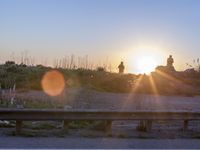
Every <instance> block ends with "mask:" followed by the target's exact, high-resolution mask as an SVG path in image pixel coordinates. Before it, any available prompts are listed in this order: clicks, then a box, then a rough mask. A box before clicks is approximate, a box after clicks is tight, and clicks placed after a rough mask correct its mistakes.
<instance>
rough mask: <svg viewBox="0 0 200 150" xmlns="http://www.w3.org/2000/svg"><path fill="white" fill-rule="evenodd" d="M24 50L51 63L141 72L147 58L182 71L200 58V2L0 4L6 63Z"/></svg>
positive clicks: (18, 0) (9, 0) (32, 0)
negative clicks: (70, 58)
mask: <svg viewBox="0 0 200 150" xmlns="http://www.w3.org/2000/svg"><path fill="white" fill-rule="evenodd" d="M23 51H27V52H28V54H29V55H31V56H32V57H35V59H36V60H37V63H42V61H43V60H44V59H47V60H48V64H49V65H51V64H52V62H53V60H54V59H55V58H62V57H63V56H65V55H71V54H74V55H76V56H85V55H88V56H89V59H91V61H92V62H94V63H103V62H106V61H107V62H109V63H112V67H113V71H116V68H117V65H118V64H119V63H120V61H124V63H125V65H126V72H132V73H140V72H142V71H140V69H139V67H141V60H142V59H144V58H146V57H148V58H150V59H153V61H154V64H155V65H158V64H160V65H165V64H166V59H167V57H168V55H170V54H171V55H173V57H174V59H175V64H174V65H175V67H176V69H177V70H183V69H185V68H186V65H185V64H186V63H187V62H189V63H191V64H192V62H193V59H195V58H198V57H200V1H199V0H0V61H1V62H3V61H5V60H8V59H11V56H14V57H15V60H16V61H19V58H20V55H21V53H22V52H23Z"/></svg>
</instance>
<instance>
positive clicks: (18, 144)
mask: <svg viewBox="0 0 200 150" xmlns="http://www.w3.org/2000/svg"><path fill="white" fill-rule="evenodd" d="M0 139H1V140H0V148H1V149H2V148H25V149H28V148H40V149H41V148H58V149H61V148H68V149H70V148H71V149H72V148H73V149H74V148H81V149H85V148H87V149H99V148H101V149H105V148H106V149H111V148H112V149H127V148H132V149H134V148H137V149H147V148H148V149H200V140H199V139H160V140H159V139H133V138H131V139H130V138H129V139H122V138H78V137H74V138H71V137H67V138H66V137H65V138H56V137H40V138H39V137H38V138H36V137H33V138H32V137H30V138H27V137H26V138H24V137H2V138H0Z"/></svg>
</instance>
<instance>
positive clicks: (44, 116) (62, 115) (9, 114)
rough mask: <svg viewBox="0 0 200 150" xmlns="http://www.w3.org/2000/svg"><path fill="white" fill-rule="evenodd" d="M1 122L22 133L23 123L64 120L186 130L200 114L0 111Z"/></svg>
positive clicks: (45, 110)
mask: <svg viewBox="0 0 200 150" xmlns="http://www.w3.org/2000/svg"><path fill="white" fill-rule="evenodd" d="M0 120H16V132H17V133H20V131H21V127H22V121H47V120H64V126H65V127H67V124H68V122H69V121H73V120H104V121H106V122H107V125H106V126H107V127H106V128H107V129H108V130H110V129H111V124H112V121H114V120H147V121H148V122H149V121H153V120H183V121H184V125H183V128H184V129H185V130H186V129H187V126H188V121H189V120H200V112H180V111H176V112H172V111H169V112H160V111H131V112H130V111H104V110H63V109H62V110H61V109H42V110H39V109H0Z"/></svg>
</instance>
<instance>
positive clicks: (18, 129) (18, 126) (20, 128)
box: [15, 120, 22, 135]
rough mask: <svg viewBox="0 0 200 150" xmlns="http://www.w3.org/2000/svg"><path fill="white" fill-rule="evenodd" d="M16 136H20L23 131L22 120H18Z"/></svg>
mask: <svg viewBox="0 0 200 150" xmlns="http://www.w3.org/2000/svg"><path fill="white" fill-rule="evenodd" d="M15 128H16V131H15V133H16V135H19V134H20V133H21V130H22V120H16V126H15Z"/></svg>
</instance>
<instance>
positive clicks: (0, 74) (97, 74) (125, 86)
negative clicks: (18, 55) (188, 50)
mask: <svg viewBox="0 0 200 150" xmlns="http://www.w3.org/2000/svg"><path fill="white" fill-rule="evenodd" d="M52 69H54V68H51V67H45V66H42V65H37V66H27V65H24V64H20V65H18V64H15V62H12V61H7V62H6V63H5V64H3V65H0V87H1V88H3V89H10V88H13V86H14V87H16V89H21V90H22V89H23V90H42V87H41V80H42V77H43V75H44V74H45V73H46V72H47V71H49V70H52ZM57 70H58V71H59V72H61V73H62V74H63V76H64V78H65V81H66V86H67V87H86V88H90V89H95V90H100V91H106V92H133V91H134V92H137V93H148V94H186V95H194V94H198V92H197V91H195V89H198V87H200V73H199V72H198V71H195V72H168V71H166V70H164V69H162V67H160V68H159V67H158V68H157V71H156V72H153V73H152V74H151V75H134V74H118V73H111V72H106V69H105V68H103V67H97V69H96V70H90V69H81V68H78V69H73V68H71V69H70V68H65V69H64V68H57ZM159 72H161V73H159ZM155 87H156V88H155ZM180 87H181V88H180ZM155 92H156V93H155Z"/></svg>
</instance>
